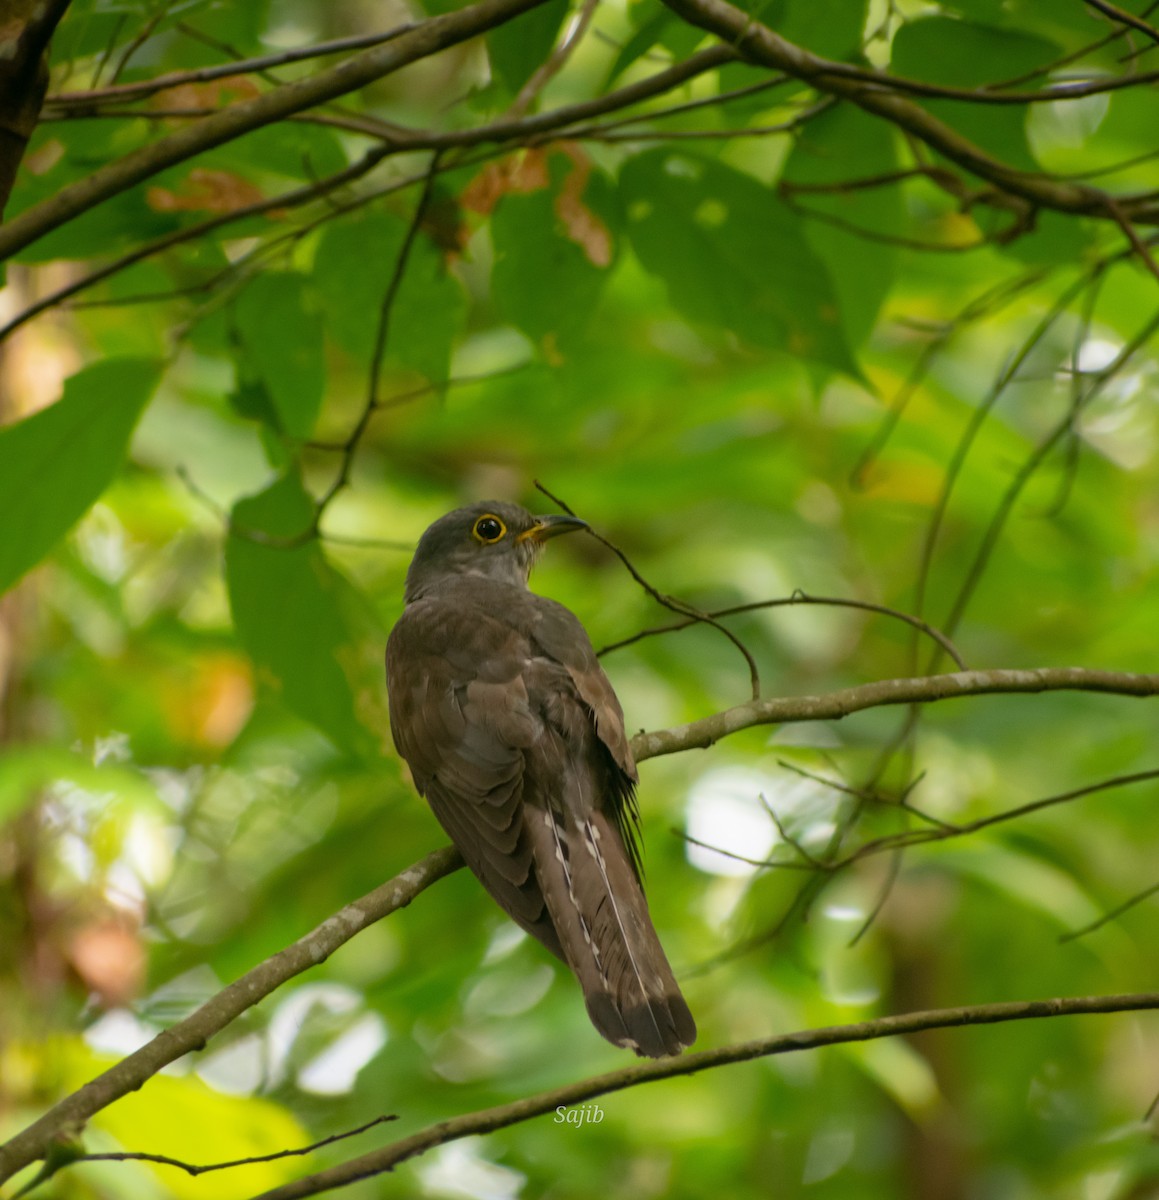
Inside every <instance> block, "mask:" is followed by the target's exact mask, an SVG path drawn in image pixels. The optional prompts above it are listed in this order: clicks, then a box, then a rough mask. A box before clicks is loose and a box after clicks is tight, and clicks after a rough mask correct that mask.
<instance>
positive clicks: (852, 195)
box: [783, 105, 905, 346]
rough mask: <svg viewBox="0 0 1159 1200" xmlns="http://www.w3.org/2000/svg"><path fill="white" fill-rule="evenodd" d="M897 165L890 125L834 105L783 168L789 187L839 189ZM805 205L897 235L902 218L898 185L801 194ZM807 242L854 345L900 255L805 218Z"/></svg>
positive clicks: (804, 134)
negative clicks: (825, 274)
mask: <svg viewBox="0 0 1159 1200" xmlns="http://www.w3.org/2000/svg"><path fill="white" fill-rule="evenodd" d="M896 168H897V152H896V148H895V144H894V138H893V134H892V132H891V130H890V127H889V126H888V125H887V124H886V123H885V122H884V121H880V120H877V119H876V118H874V117H870V116H868V115H867V114H865V113H863V112H862V111H861V110H860V109H858V108H853V107H852V106H850V105H839V106H837V107H835V108H832V109H830V110H829V111H828V112H825V113H822V114H821V115H820V116H819V117H815V118H814V119H813V120H812V121H810V122H809V123H808V124H807V125H806V126H805V127H804V128H803V129H802V130H801V131H800V133H799V134H798V135H797V139H796V141H795V143H794V145H793V150H792V152H791V153H790V155H789V158H788V161H787V162H786V164H785V169H784V173H783V178H784V180H785V181H786V182H788V183H800V184H822V185H823V184H839V183H842V182H844V181H847V180H855V179H868V178H871V177H873V176H877V175H883V174H887V173H888V172H890V171H893V170H895V169H896ZM796 201H797V203H799V204H800V205H802V206H803V207H805V208H808V209H813V210H816V211H817V212H820V213H825V214H828V215H830V216H832V217H833V218H834V219H835V220H836V221H839V222H841V223H842V225H845V226H849V227H851V228H852V229H864V230H867V231H869V232H872V233H879V234H887V235H888V234H900V233H902V231H903V228H904V220H905V218H904V215H903V211H902V209H903V206H902V204H901V198H900V195H899V191H898V187H897V186H892V187H890V186H886V187H870V188H854V189H848V190H844V191H840V190H838V191H835V192H833V193H824V192H822V193H816V192H808V193H798V194H797V196H796ZM805 229H806V233H807V236H808V239H809V244H810V245H811V246H812V247H813V249H814V250H816V251H817V254H818V256H819V257H820V258H821V259H822V261H823V262H824V263H825V265H826V267H828V269H829V274H830V277H831V278H832V280H833V286H834V289H835V290H836V292H837V296H838V298H839V300H840V304H841V320H842V323H843V325H844V328H845V333H846V336H847V337H848V338H849V342H850V344H851V345H854V346H859V345H861V344H862V343H863V342H864V341H865V339H866V338H867V337H868V336H869V333H870V331H871V330H872V329H873V326H874V323H875V322H876V320H877V314H878V313H879V312H880V311H881V306H882V304H883V303H884V301H885V298H886V296H887V295H889V290H890V288H891V286H892V285H893V280H894V275H895V272H896V270H897V250H896V248H895V247H893V246H890V245H887V244H885V243H883V242H880V241H870V240H868V239H867V238H864V237H859V236H858V235H857V233H855V232H851V231H850V229H846V228H842V227H841V226H838V225H834V224H829V223H827V222H826V221H824V220H821V219H818V220H809V219H807V218H806V219H805Z"/></svg>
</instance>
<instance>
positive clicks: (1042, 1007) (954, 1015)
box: [254, 992, 1159, 1200]
mask: <svg viewBox="0 0 1159 1200" xmlns="http://www.w3.org/2000/svg"><path fill="white" fill-rule="evenodd" d="M1156 1008H1159V993H1156V992H1143V993H1138V994H1133V995H1120V996H1070V997H1065V998H1060V999H1057V1000H1021V1001H1013V1002H1008V1003H1004V1004H977V1005H969V1006H965V1007H961V1008H942V1009H932V1010H929V1011H926V1012H912V1013H902V1014H899V1015H897V1016H892V1017H879V1018H877V1019H876V1020H873V1021H859V1022H857V1023H856V1024H852V1025H828V1026H824V1027H822V1028H820V1029H808V1030H803V1031H801V1032H799V1033H785V1034H780V1035H779V1036H777V1037H771V1038H759V1039H757V1040H755V1041H751V1042H741V1043H739V1044H737V1045H733V1046H723V1047H721V1048H720V1049H718V1050H702V1051H700V1052H699V1053H698V1054H685V1055H683V1056H681V1057H680V1058H664V1059H659V1060H658V1061H656V1062H651V1063H647V1064H644V1065H640V1066H631V1067H625V1068H624V1069H622V1070H619V1071H609V1072H608V1073H607V1074H605V1075H596V1076H593V1077H592V1078H591V1079H584V1080H581V1081H580V1082H578V1083H572V1084H568V1085H566V1086H565V1087H561V1088H554V1089H552V1090H551V1091H547V1092H540V1093H539V1094H538V1095H536V1096H527V1097H525V1098H523V1099H521V1100H515V1101H513V1102H511V1103H510V1104H500V1105H496V1106H495V1107H494V1108H487V1109H482V1110H480V1111H478V1112H473V1113H464V1114H463V1115H462V1116H459V1117H453V1118H451V1119H450V1120H448V1121H439V1122H438V1123H437V1124H435V1125H428V1126H427V1128H426V1129H421V1130H419V1131H418V1132H417V1133H413V1134H411V1135H410V1137H406V1138H403V1139H402V1140H400V1141H397V1142H394V1143H393V1144H392V1145H389V1146H383V1147H381V1148H379V1149H378V1150H372V1151H370V1152H369V1153H368V1154H363V1155H360V1156H359V1157H358V1158H354V1159H350V1160H349V1161H348V1162H344V1163H340V1164H339V1165H337V1166H334V1167H330V1168H328V1169H327V1170H325V1171H319V1172H317V1173H316V1174H314V1175H307V1176H305V1177H304V1178H302V1179H297V1180H295V1181H294V1182H293V1183H288V1184H285V1185H283V1186H282V1187H277V1188H273V1189H271V1190H270V1191H267V1192H263V1193H262V1194H261V1195H260V1196H257V1197H254V1200H301V1198H302V1197H304V1196H317V1195H320V1194H321V1193H323V1192H328V1191H332V1190H334V1189H335V1188H340V1187H346V1186H347V1185H349V1184H351V1183H355V1182H357V1181H358V1180H360V1179H368V1178H370V1177H372V1176H374V1175H381V1174H382V1173H383V1172H385V1171H390V1170H392V1169H393V1168H394V1167H396V1166H398V1164H399V1163H402V1162H405V1161H406V1160H407V1159H410V1158H415V1157H417V1156H418V1155H420V1154H423V1153H425V1152H426V1151H428V1150H430V1149H433V1148H434V1147H435V1146H442V1145H445V1144H446V1143H447V1142H453V1141H458V1140H459V1139H460V1138H464V1137H471V1136H473V1135H475V1134H480V1133H493V1132H494V1131H495V1130H496V1129H505V1128H507V1127H508V1126H510V1125H517V1124H519V1123H520V1122H522V1121H527V1120H530V1119H531V1118H532V1117H538V1116H542V1115H543V1114H545V1113H549V1112H555V1111H556V1109H558V1108H560V1107H568V1106H570V1105H573V1104H580V1103H582V1102H583V1101H585V1100H593V1099H595V1098H596V1097H597V1096H606V1095H609V1094H610V1093H612V1092H619V1091H624V1090H625V1089H626V1088H630V1087H636V1086H637V1085H639V1084H644V1083H655V1082H656V1081H658V1080H661V1079H675V1078H678V1077H679V1076H681V1075H694V1074H696V1073H697V1072H698V1071H706V1070H710V1069H712V1068H714V1067H722V1066H727V1065H729V1064H731V1063H738V1062H748V1061H750V1060H752V1059H756V1058H768V1057H770V1056H771V1055H774V1054H791V1053H793V1052H795V1051H800V1050H816V1049H819V1048H821V1047H823V1046H839V1045H846V1044H848V1043H851V1042H869V1041H876V1040H878V1039H879V1038H887V1037H900V1036H903V1035H905V1034H913V1033H918V1032H921V1031H922V1030H927V1029H953V1028H957V1027H960V1026H972V1025H998V1024H1003V1023H1005V1022H1008V1021H1029V1020H1041V1019H1044V1018H1047V1017H1067V1016H1085V1015H1093V1014H1097V1013H1116V1012H1141V1011H1145V1010H1149V1009H1156Z"/></svg>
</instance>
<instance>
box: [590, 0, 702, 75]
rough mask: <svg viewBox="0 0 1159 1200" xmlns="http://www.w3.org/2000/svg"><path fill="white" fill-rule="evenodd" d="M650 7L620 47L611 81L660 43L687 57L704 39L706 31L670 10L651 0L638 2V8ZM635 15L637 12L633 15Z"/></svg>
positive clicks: (679, 55) (613, 65)
mask: <svg viewBox="0 0 1159 1200" xmlns="http://www.w3.org/2000/svg"><path fill="white" fill-rule="evenodd" d="M644 9H647V10H648V11H649V12H650V13H651V15H650V16H649V17H648V19H647V20H645V21H644V22H642V23H641V24H640V25H639V26H637V28H636V31H635V33H633V34H632V36H631V37H630V38H628V40H627V41H626V42H625V43H624V44H623V46H621V47H620V52H619V54H617V55H616V58H615V61H614V62H613V63H612V68H611V70H610V71H609V72H608V80H609V82H610V81H611V80H614V79H617V78H619V76H620V75H622V74H623V73H624V72H625V71H626V70H627V69H628V68H629V67H630V66H631V65H632V64H633V63H634V62H636V61H637V60H638V59H640V58H642V57H643V56H644V55H645V54H647V53H648V51H649V50H651V49H652V47H653V46H655V45H657V44H659V45H662V46H663V47H664V48H665V49H667V50H670V51H671V52H672V54H673V56H674V57H677V58H684V57H686V56H687V55H689V54H691V53H692V51H693V50H695V49H696V47H697V45H698V44H699V43H700V42H702V41H703V40H704V30H702V29H697V28H696V26H695V25H689V24H688V22H687V21H682V20H681V19H680V18H679V17H677V16H676V14H675V13H674V12H672V10H671V9H668V8H657V9H653V6H652V5H651V4H649V3H643V4H637V5H636V6H635V11H636V12H639V11H640V10H644ZM633 15H635V14H633Z"/></svg>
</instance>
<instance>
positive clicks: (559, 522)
mask: <svg viewBox="0 0 1159 1200" xmlns="http://www.w3.org/2000/svg"><path fill="white" fill-rule="evenodd" d="M587 527H588V523H587V521H581V520H580V519H579V517H572V516H569V515H568V514H567V513H552V514H551V515H550V516H547V517H536V518H535V524H534V525H532V527H531V528H530V529H525V530H524V531H523V532H522V533H521V534H518V535H517V536H516V538H515V540H516V541H517V542H527V541H531V542H537V543H542V542H546V541H547V539H548V538H553V537H559V535H560V534H561V533H574V532H575V531H576V530H577V529H587Z"/></svg>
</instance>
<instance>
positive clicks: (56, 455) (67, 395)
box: [0, 358, 161, 591]
mask: <svg viewBox="0 0 1159 1200" xmlns="http://www.w3.org/2000/svg"><path fill="white" fill-rule="evenodd" d="M160 374H161V365H160V363H157V362H154V361H153V360H151V359H140V358H111V359H106V360H105V361H104V362H99V363H94V364H93V365H92V366H91V367H86V368H85V369H84V370H83V371H80V372H78V373H77V374H76V375H74V376H73V377H72V378H71V379H69V380H68V382H67V383H66V384H65V386H64V395H63V396H62V397H61V398H60V400H58V401H57V402H56V403H55V404H53V405H51V406H50V407H48V408H46V409H43V410H42V411H41V412H38V413H34V414H33V415H32V416H30V417H26V418H25V419H24V420H23V421H18V422H17V423H16V424H14V425H9V426H7V427H6V428H4V429H0V512H3V513H4V536H3V537H2V538H0V591H4V590H6V589H7V588H9V587H11V586H12V584H13V583H15V582H16V580H18V579H19V578H20V576H21V575H23V574H24V572H25V571H27V570H28V569H29V568H30V567H32V566H35V565H36V563H38V562H39V561H40V560H41V559H42V558H43V557H44V556H45V555H46V554H47V553H48V552H49V551H50V550H51V549H52V547H53V546H54V545H55V544H56V543H57V542H58V541H59V540H60V539H61V538H62V537H63V536H64V535H65V534H66V533H67V532H68V530H69V529H71V528H72V526H73V525H74V524H75V523H76V522H77V521H78V520H79V519H80V517H81V516H83V515H84V513H85V512H86V511H87V509H88V508H89V506H90V505H91V504H92V503H93V502H94V501H95V500H96V499H97V497H98V496H100V494H101V493H102V492H103V491H104V490H105V488H106V487H108V485H109V483H110V482H111V481H112V478H113V476H114V475H115V474H116V473H117V469H118V468H119V467H120V465H121V460H122V459H123V458H124V456H125V450H126V447H127V446H128V444H129V438H130V436H131V435H132V432H133V427H134V426H135V425H136V424H137V418H138V417H139V416H140V415H141V411H142V410H143V409H144V407H145V404H146V402H147V401H148V399H149V397H150V395H151V394H152V392H153V388H154V387H155V386H156V383H157V380H158V378H159V377H160Z"/></svg>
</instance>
